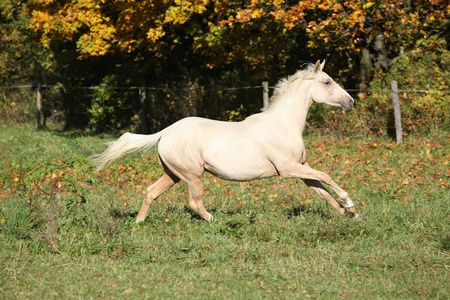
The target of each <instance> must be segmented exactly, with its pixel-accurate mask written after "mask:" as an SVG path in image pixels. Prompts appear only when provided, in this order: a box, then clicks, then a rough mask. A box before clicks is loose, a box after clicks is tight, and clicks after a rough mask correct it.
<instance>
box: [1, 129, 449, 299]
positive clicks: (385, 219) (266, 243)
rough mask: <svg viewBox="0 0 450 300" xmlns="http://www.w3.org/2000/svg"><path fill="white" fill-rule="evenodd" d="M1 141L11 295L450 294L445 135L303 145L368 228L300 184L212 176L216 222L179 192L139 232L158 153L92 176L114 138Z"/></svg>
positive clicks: (210, 196) (4, 260)
mask: <svg viewBox="0 0 450 300" xmlns="http://www.w3.org/2000/svg"><path fill="white" fill-rule="evenodd" d="M1 129H2V130H1V133H0V154H1V157H2V159H1V160H0V245H1V247H2V251H1V253H0V269H1V270H2V279H0V295H1V297H3V298H35V299H36V298H91V297H92V298H119V297H124V296H128V297H133V298H145V297H146V298H152V299H154V298H174V297H186V298H219V299H221V298H244V299H250V298H251V299H254V298H261V299H262V298H264V299H266V298H300V299H302V298H318V299H329V298H345V297H349V298H364V299H366V298H385V299H392V298H401V299H414V298H425V297H427V298H436V299H445V298H448V296H449V284H448V283H449V282H448V278H449V275H450V274H449V273H450V272H449V265H450V252H449V250H450V242H449V241H450V235H449V232H450V231H449V229H450V228H449V227H450V226H449V224H450V211H449V208H448V202H449V200H450V197H449V196H450V195H449V171H448V170H449V169H448V162H449V160H450V155H449V153H448V149H449V146H450V145H449V137H450V136H449V134H448V133H441V134H440V135H435V136H431V137H409V138H407V139H406V140H405V142H404V143H403V144H401V145H397V144H395V143H394V142H392V141H391V140H388V139H365V140H351V139H349V140H335V139H329V138H324V137H316V136H308V137H307V138H306V145H307V149H308V161H309V162H310V164H311V165H312V166H313V167H314V168H317V169H319V170H322V171H325V172H327V173H329V174H330V175H332V177H333V178H334V179H335V180H336V181H337V182H338V183H339V184H341V185H342V186H343V187H344V188H345V189H346V190H347V191H348V192H349V194H350V196H351V197H352V199H353V201H354V202H355V204H356V206H357V209H358V211H359V213H361V214H362V215H363V216H364V222H361V223H358V222H355V221H354V220H352V219H350V218H347V217H341V216H340V215H339V214H337V213H336V212H335V211H334V210H332V209H331V208H330V207H329V206H328V205H327V204H326V203H325V201H323V200H321V199H319V198H318V197H317V196H316V195H315V194H314V193H312V192H311V191H310V190H309V189H308V188H307V187H306V186H305V185H303V184H302V183H301V181H299V180H294V179H280V178H270V179H264V180H259V181H252V182H244V183H239V182H228V181H225V180H221V179H217V178H215V177H212V176H211V175H209V174H206V175H205V198H204V201H205V205H206V207H207V209H208V210H209V211H210V212H211V213H212V214H213V215H214V217H215V221H214V222H212V223H208V222H205V221H203V220H202V219H201V218H199V217H198V216H197V215H196V214H195V213H193V212H192V211H191V210H190V209H189V208H188V205H187V188H186V186H185V184H183V183H180V184H177V185H176V186H175V187H173V188H172V189H171V190H169V191H168V192H166V193H165V194H163V195H162V196H161V197H160V198H159V199H158V200H157V201H156V203H155V204H154V205H153V206H152V207H151V208H150V211H149V215H148V218H147V219H146V221H145V222H143V223H140V224H138V225H136V224H135V223H134V219H135V216H136V214H137V211H138V210H139V208H140V205H141V202H142V199H143V192H144V190H145V188H146V187H147V186H148V185H150V184H151V183H152V182H153V181H154V180H156V179H157V178H158V177H159V176H160V175H161V174H162V169H161V166H160V165H159V162H158V158H157V154H156V152H151V153H146V154H138V155H132V156H127V157H124V158H122V159H120V160H118V161H116V162H115V163H114V164H113V165H111V167H110V168H109V169H107V170H105V171H104V172H102V173H99V174H95V173H94V172H93V170H92V165H91V163H90V161H89V160H88V156H89V155H90V154H92V153H99V152H100V151H102V150H103V149H104V145H103V144H102V143H103V142H105V141H107V140H110V139H114V137H95V136H94V137H71V136H70V135H63V134H59V133H58V132H51V131H36V130H35V129H34V128H32V127H30V126H17V127H12V128H11V127H2V128H1Z"/></svg>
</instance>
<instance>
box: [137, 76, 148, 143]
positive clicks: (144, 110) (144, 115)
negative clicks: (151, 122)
mask: <svg viewBox="0 0 450 300" xmlns="http://www.w3.org/2000/svg"><path fill="white" fill-rule="evenodd" d="M144 86H145V84H144V82H142V86H141V87H140V88H139V101H140V102H141V133H143V134H144V133H147V101H146V98H147V90H146V88H145V87H144Z"/></svg>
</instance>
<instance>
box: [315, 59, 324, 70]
mask: <svg viewBox="0 0 450 300" xmlns="http://www.w3.org/2000/svg"><path fill="white" fill-rule="evenodd" d="M319 71H322V66H321V64H320V60H318V61H317V62H316V66H315V67H314V73H317V72H319Z"/></svg>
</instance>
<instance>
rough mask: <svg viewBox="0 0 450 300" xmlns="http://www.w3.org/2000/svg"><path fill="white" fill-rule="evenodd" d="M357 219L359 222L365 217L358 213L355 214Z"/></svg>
mask: <svg viewBox="0 0 450 300" xmlns="http://www.w3.org/2000/svg"><path fill="white" fill-rule="evenodd" d="M355 219H356V220H357V221H358V222H362V221H363V220H364V219H363V217H362V216H361V215H358V214H355Z"/></svg>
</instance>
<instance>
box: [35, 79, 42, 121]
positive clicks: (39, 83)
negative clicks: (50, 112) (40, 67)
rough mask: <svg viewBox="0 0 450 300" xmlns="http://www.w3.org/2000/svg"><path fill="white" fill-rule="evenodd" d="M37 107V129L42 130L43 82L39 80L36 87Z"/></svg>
mask: <svg viewBox="0 0 450 300" xmlns="http://www.w3.org/2000/svg"><path fill="white" fill-rule="evenodd" d="M36 107H37V113H36V117H37V128H38V129H41V128H42V125H41V111H42V103H41V82H40V80H39V79H38V82H37V86H36Z"/></svg>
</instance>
